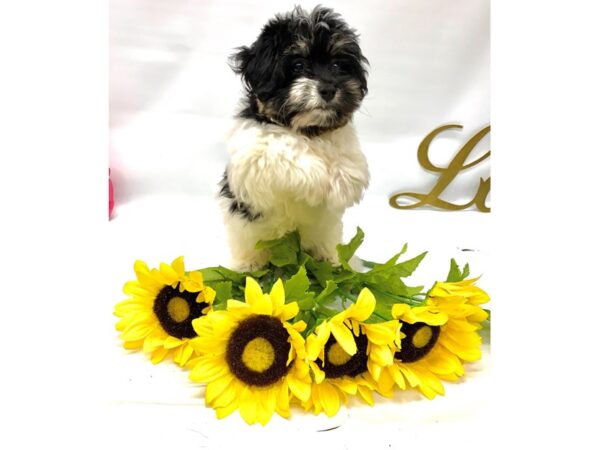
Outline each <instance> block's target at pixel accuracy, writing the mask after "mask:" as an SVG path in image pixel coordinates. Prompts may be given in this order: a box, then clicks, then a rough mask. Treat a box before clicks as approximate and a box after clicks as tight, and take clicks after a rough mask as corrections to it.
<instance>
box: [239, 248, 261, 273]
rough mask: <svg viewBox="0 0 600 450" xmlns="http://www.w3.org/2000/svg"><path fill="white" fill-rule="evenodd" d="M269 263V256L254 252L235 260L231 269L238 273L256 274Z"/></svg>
mask: <svg viewBox="0 0 600 450" xmlns="http://www.w3.org/2000/svg"><path fill="white" fill-rule="evenodd" d="M267 261H268V254H267V253H266V252H253V253H251V254H246V255H243V256H240V255H238V256H237V257H235V258H233V259H232V261H231V264H230V267H231V269H233V270H235V271H236V272H254V271H255V270H259V269H261V268H262V267H264V266H265V265H266V264H267Z"/></svg>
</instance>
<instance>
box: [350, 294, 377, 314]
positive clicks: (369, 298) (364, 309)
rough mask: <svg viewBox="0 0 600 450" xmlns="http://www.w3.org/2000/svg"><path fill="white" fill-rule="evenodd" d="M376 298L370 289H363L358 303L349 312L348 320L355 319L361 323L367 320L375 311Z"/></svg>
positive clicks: (357, 300)
mask: <svg viewBox="0 0 600 450" xmlns="http://www.w3.org/2000/svg"><path fill="white" fill-rule="evenodd" d="M375 304H376V302H375V297H374V296H373V293H372V292H371V291H370V290H369V289H368V288H363V290H362V291H360V294H358V298H357V299H356V303H355V304H354V305H351V306H350V307H349V308H348V309H347V310H346V311H347V315H346V317H347V318H352V319H355V320H357V321H359V322H364V321H365V320H367V319H368V318H369V317H370V316H371V314H372V313H373V311H374V310H375Z"/></svg>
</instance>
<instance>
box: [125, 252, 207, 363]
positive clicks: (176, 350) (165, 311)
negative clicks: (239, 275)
mask: <svg viewBox="0 0 600 450" xmlns="http://www.w3.org/2000/svg"><path fill="white" fill-rule="evenodd" d="M133 268H134V271H135V274H136V277H137V280H135V281H129V282H127V283H125V286H124V287H123V292H124V293H125V294H127V295H128V296H129V298H128V299H127V300H124V301H122V302H120V303H118V304H117V305H116V306H115V312H114V314H115V315H116V316H117V317H120V318H121V320H119V321H118V322H117V325H116V328H117V330H118V331H120V332H121V339H123V341H124V343H123V345H124V347H125V348H127V349H139V348H142V349H143V350H144V352H147V353H150V354H151V355H152V362H153V363H154V364H157V363H159V362H160V361H162V360H163V359H165V357H166V356H167V355H169V354H171V355H172V357H173V361H175V362H176V363H177V364H179V365H180V366H184V365H185V364H186V362H187V361H188V360H189V359H190V357H191V356H192V354H193V348H192V347H191V346H190V345H189V341H190V339H191V338H193V337H195V336H196V332H195V331H194V328H193V326H192V320H193V319H196V318H198V317H200V316H202V315H204V314H206V313H207V312H208V311H210V310H211V309H212V302H213V300H214V298H215V291H214V290H213V289H211V288H210V287H208V286H205V285H204V282H203V278H202V273H201V272H198V271H196V272H190V273H187V274H186V272H185V267H184V263H183V257H179V258H177V259H176V260H174V261H173V262H172V263H171V264H170V265H169V264H164V263H162V264H161V265H160V268H159V269H149V268H148V266H147V265H146V263H144V262H143V261H136V262H135V264H134V266H133Z"/></svg>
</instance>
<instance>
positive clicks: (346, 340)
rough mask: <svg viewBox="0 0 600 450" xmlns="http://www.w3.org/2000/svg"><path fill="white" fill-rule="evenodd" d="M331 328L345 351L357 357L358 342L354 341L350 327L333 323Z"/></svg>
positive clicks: (330, 325)
mask: <svg viewBox="0 0 600 450" xmlns="http://www.w3.org/2000/svg"><path fill="white" fill-rule="evenodd" d="M329 328H330V329H331V332H332V333H333V336H334V337H335V339H336V341H338V343H339V344H340V346H341V347H342V348H343V349H344V351H345V352H346V353H348V354H349V355H355V354H356V351H357V348H356V342H355V341H354V336H353V334H352V332H351V331H350V330H349V329H348V327H346V326H345V325H344V324H340V323H337V322H331V323H330V324H329Z"/></svg>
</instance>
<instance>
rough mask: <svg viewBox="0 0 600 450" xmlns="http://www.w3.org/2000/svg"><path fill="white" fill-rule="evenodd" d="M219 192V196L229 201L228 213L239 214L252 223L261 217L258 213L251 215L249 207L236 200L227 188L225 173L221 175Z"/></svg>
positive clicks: (229, 188)
mask: <svg viewBox="0 0 600 450" xmlns="http://www.w3.org/2000/svg"><path fill="white" fill-rule="evenodd" d="M220 185H221V191H220V192H219V195H220V196H221V197H223V198H226V199H229V200H231V201H230V203H229V212H230V213H231V214H239V215H241V216H242V217H243V218H244V219H246V220H247V221H248V222H253V221H255V220H257V219H259V218H260V217H262V215H261V214H260V213H253V212H252V211H251V210H250V206H249V205H247V204H246V203H244V202H241V201H239V200H238V199H237V197H236V196H235V194H234V193H233V192H232V191H231V187H230V186H229V180H228V179H227V171H225V173H224V174H223V179H222V180H221V183H220Z"/></svg>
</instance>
